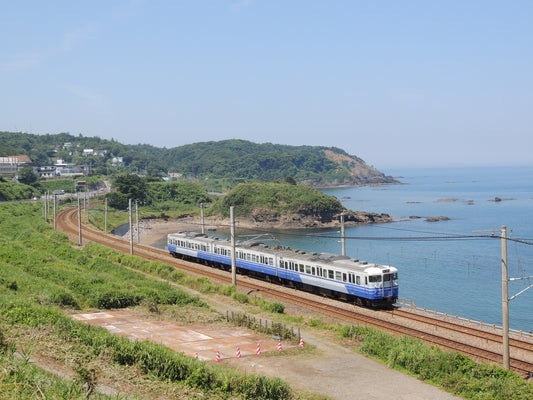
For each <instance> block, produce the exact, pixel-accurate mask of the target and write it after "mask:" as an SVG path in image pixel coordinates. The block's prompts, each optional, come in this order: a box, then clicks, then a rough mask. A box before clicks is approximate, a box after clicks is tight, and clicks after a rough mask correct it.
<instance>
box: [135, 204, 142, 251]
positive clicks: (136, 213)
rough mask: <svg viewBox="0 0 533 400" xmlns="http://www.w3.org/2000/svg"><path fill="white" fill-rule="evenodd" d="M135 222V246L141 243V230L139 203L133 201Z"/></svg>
mask: <svg viewBox="0 0 533 400" xmlns="http://www.w3.org/2000/svg"><path fill="white" fill-rule="evenodd" d="M135 220H136V221H137V222H136V225H137V244H139V243H141V230H140V229H139V201H137V200H135Z"/></svg>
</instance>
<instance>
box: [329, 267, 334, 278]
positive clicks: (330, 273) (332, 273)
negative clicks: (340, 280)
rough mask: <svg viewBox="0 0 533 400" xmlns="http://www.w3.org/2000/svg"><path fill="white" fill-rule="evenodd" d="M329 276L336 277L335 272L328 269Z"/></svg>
mask: <svg viewBox="0 0 533 400" xmlns="http://www.w3.org/2000/svg"><path fill="white" fill-rule="evenodd" d="M328 278H329V279H335V272H334V271H332V270H330V269H328Z"/></svg>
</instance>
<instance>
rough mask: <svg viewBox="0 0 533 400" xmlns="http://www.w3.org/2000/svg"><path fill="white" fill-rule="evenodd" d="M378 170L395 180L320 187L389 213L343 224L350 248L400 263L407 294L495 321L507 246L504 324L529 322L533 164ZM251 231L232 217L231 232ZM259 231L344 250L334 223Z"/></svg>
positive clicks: (277, 240) (427, 304) (363, 256)
mask: <svg viewBox="0 0 533 400" xmlns="http://www.w3.org/2000/svg"><path fill="white" fill-rule="evenodd" d="M382 171H383V172H384V173H385V174H386V175H391V176H393V177H394V178H396V179H397V180H398V181H400V182H401V184H396V185H387V186H363V187H348V188H330V189H323V190H322V191H323V192H324V193H327V194H329V195H332V196H335V197H336V198H338V199H339V200H340V201H341V202H342V203H343V204H344V206H345V207H346V208H348V209H351V210H354V211H356V210H360V211H368V212H376V213H387V214H389V215H390V216H392V217H394V222H391V223H384V224H372V225H364V226H357V227H347V228H346V229H345V237H346V240H345V248H346V255H347V256H349V257H352V258H357V259H359V260H364V261H368V262H370V263H378V264H384V265H391V266H394V267H396V268H397V269H398V271H399V272H398V273H399V285H400V298H402V299H406V301H408V302H409V304H411V302H412V303H413V304H414V305H416V306H417V307H419V308H426V309H427V310H431V311H438V312H441V313H447V314H449V315H456V316H459V317H462V318H469V319H471V320H474V321H481V322H484V323H486V324H496V325H499V326H501V325H502V254H503V247H506V250H507V251H506V252H507V266H508V287H509V298H510V301H509V322H510V328H511V329H515V330H522V331H525V332H529V331H533V288H531V289H529V290H528V288H529V287H531V285H533V166H513V167H468V168H466V167H462V168H416V169H415V168H405V169H389V170H382ZM429 217H446V218H444V219H440V220H438V221H435V222H431V221H428V220H427V218H429ZM503 226H505V227H506V230H507V240H504V241H502V239H501V238H502V227H503ZM249 234H250V233H249V232H246V236H244V235H241V234H240V233H239V231H238V227H237V230H236V237H237V239H243V240H244V239H248V238H249ZM257 234H258V237H259V238H260V239H261V240H262V241H263V242H265V243H267V244H281V245H283V246H289V247H291V248H293V249H299V250H304V251H308V252H328V253H337V254H340V253H341V242H340V231H339V230H338V229H320V230H307V229H306V230H284V231H271V232H269V233H268V234H265V232H258V233H257ZM259 235H262V236H259ZM502 243H503V244H505V245H504V246H502Z"/></svg>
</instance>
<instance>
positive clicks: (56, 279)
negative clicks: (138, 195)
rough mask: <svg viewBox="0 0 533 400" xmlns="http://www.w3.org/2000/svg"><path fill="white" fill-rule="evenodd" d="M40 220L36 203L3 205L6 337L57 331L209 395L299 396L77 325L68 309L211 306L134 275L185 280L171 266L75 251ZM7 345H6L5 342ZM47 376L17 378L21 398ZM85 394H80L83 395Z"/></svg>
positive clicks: (82, 370) (84, 371) (0, 288)
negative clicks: (17, 332)
mask: <svg viewBox="0 0 533 400" xmlns="http://www.w3.org/2000/svg"><path fill="white" fill-rule="evenodd" d="M40 215H41V210H40V207H39V206H36V205H34V204H23V205H14V204H2V205H0V226H1V229H0V260H1V262H0V332H2V330H1V328H2V326H4V327H6V326H10V327H19V328H20V329H34V330H43V329H44V330H48V331H51V332H55V334H56V335H57V336H58V337H60V338H61V340H62V341H67V342H70V343H72V346H73V347H76V348H86V349H87V350H86V352H87V354H89V355H90V356H88V357H89V358H91V359H93V358H95V357H101V355H103V354H105V355H106V356H107V357H109V359H110V361H111V362H112V363H113V364H115V365H117V366H122V367H128V366H132V365H134V366H135V367H136V368H137V369H138V370H139V371H141V373H142V374H144V376H146V377H151V379H155V380H157V381H160V382H167V383H171V384H173V385H178V386H181V387H184V386H185V387H189V388H191V389H194V390H195V391H198V392H205V393H207V394H209V396H222V397H231V396H236V397H238V398H243V399H289V398H292V397H293V393H292V390H291V389H290V387H289V386H288V384H287V383H285V382H283V381H281V380H280V379H276V378H265V377H259V376H254V375H247V374H242V373H239V372H234V371H231V370H227V369H225V368H221V367H219V366H211V365H206V364H204V363H202V362H199V361H197V360H194V359H192V358H189V357H185V356H184V355H183V354H182V353H176V352H175V351H173V350H170V349H169V348H167V347H165V346H162V345H158V344H155V343H151V342H148V341H145V342H137V341H136V342H131V341H129V340H128V339H127V338H124V337H118V336H113V335H111V334H110V333H109V332H108V331H107V330H105V329H103V328H98V327H93V326H90V325H87V324H83V323H80V322H77V321H74V320H72V319H71V318H70V317H69V316H68V315H66V314H65V313H64V311H63V310H64V309H67V310H72V309H76V310H85V309H87V308H98V309H106V308H122V307H130V306H134V305H138V304H141V303H142V302H150V303H153V304H162V305H171V306H173V307H177V308H179V307H184V308H187V310H190V307H191V306H192V307H197V308H205V307H206V306H205V304H204V303H203V302H201V301H200V300H199V299H198V298H197V297H191V296H189V295H188V294H186V293H185V292H184V291H182V290H180V289H177V288H176V287H175V286H172V285H170V284H169V283H167V282H164V281H161V280H158V279H153V278H147V277H146V276H145V275H143V274H140V273H138V272H136V271H133V270H132V268H136V269H139V270H147V271H154V272H157V273H158V274H159V275H161V276H169V277H175V278H176V277H178V276H180V277H182V278H183V275H182V274H175V273H176V271H175V270H174V269H173V268H171V267H169V266H168V265H165V264H162V263H149V262H147V261H145V260H142V259H140V258H138V257H133V256H127V255H123V254H119V253H116V252H112V251H110V250H108V249H106V248H104V247H102V246H98V245H95V244H90V245H87V246H86V247H84V248H78V247H74V246H72V244H71V243H70V242H69V241H68V238H67V236H66V235H64V234H62V233H58V232H55V231H54V230H53V229H52V228H51V227H50V226H48V225H47V224H46V223H45V222H44V221H42V219H41V218H40ZM125 267H128V268H125ZM198 283H199V284H201V285H204V286H205V287H206V288H208V289H207V290H222V289H219V288H217V287H215V286H213V285H212V284H211V283H210V282H208V281H206V280H201V279H199V280H198ZM226 290H228V289H226ZM229 292H230V293H234V289H233V290H232V289H229ZM4 329H5V328H4ZM10 329H11V328H10ZM0 342H2V343H5V340H2V341H0ZM0 344H1V343H0ZM13 345H16V344H15V343H14V344H13ZM3 347H4V348H7V347H9V346H7V345H6V346H3ZM0 363H1V364H0V371H6V370H7V369H8V368H11V367H14V364H13V363H14V361H13V359H12V358H9V355H8V354H7V353H6V352H5V351H4V357H3V358H2V359H1V360H0ZM76 371H77V374H78V376H79V378H80V379H82V380H84V381H85V386H84V387H87V386H88V385H87V384H88V383H91V382H92V383H94V382H93V381H94V379H95V377H94V376H93V375H94V371H93V370H92V369H91V367H90V364H87V363H82V364H80V365H78V366H77V367H76ZM41 373H42V371H40V370H38V369H28V370H26V369H24V374H22V375H20V376H19V378H16V379H23V380H24V383H23V384H22V385H21V389H20V390H21V392H20V398H33V396H35V393H34V392H32V391H31V389H26V386H27V387H30V388H35V387H36V384H35V383H32V382H33V381H36V380H39V379H40V374H41ZM8 375H9V374H8ZM8 378H9V376H8V377H4V373H1V377H0V382H1V384H2V386H3V387H6V388H7V387H10V386H9V385H11V384H12V382H11V381H10V380H9V379H8ZM37 386H38V387H39V388H40V386H39V385H37ZM89 386H90V385H89ZM17 390H18V389H17ZM40 390H42V389H40ZM45 390H46V392H47V393H48V394H44V393H43V395H42V397H47V398H48V397H50V398H57V397H59V398H77V397H76V396H78V394H76V393H78V392H77V391H78V390H79V387H78V386H70V384H61V388H60V389H59V388H57V387H56V386H54V387H52V388H49V389H48V388H45ZM63 390H65V391H72V393H73V394H72V395H71V396H70V397H69V395H57V396H56V394H57V393H60V391H63ZM22 391H24V392H22ZM0 392H2V393H4V391H0ZM26 392H27V393H26ZM16 393H19V392H16ZM61 393H63V392H61ZM69 393H70V392H69ZM86 394H87V393H85V395H86ZM83 395H84V393H83V392H81V394H80V396H83ZM0 398H1V397H0Z"/></svg>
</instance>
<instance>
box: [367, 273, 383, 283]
mask: <svg viewBox="0 0 533 400" xmlns="http://www.w3.org/2000/svg"><path fill="white" fill-rule="evenodd" d="M368 280H369V281H370V283H372V282H381V275H370V276H369V277H368Z"/></svg>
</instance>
